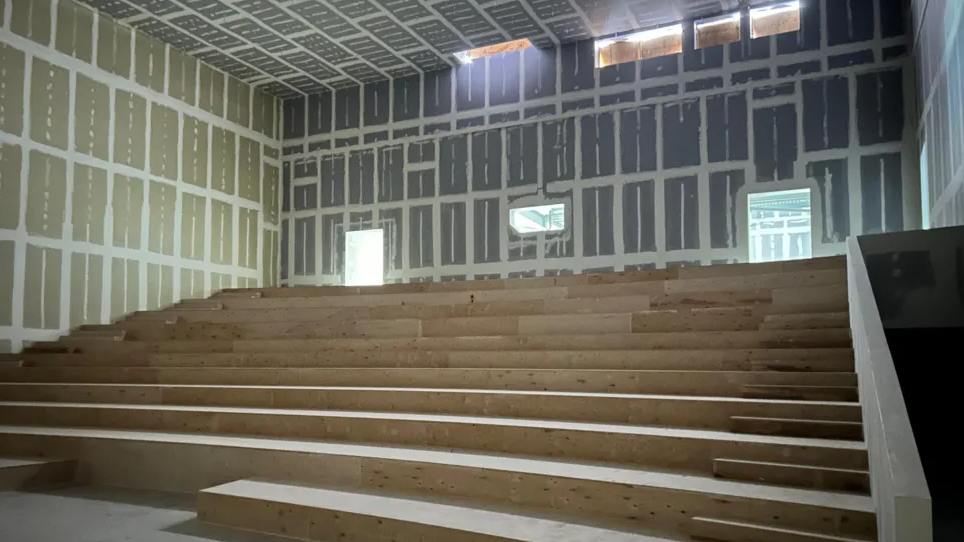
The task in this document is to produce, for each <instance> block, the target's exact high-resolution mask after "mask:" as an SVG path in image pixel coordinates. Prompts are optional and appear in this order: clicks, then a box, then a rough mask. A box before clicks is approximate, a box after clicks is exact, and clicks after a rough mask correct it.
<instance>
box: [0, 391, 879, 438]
mask: <svg viewBox="0 0 964 542" xmlns="http://www.w3.org/2000/svg"><path fill="white" fill-rule="evenodd" d="M0 401H28V402H32V401H42V402H58V403H61V402H62V403H136V404H141V405H185V406H226V407H249V408H294V409H323V410H346V411H353V410H360V411H368V412H410V413H421V414H443V415H447V414H453V415H465V416H495V417H523V418H533V419H548V420H563V421H585V422H590V421H597V422H605V423H628V424H638V425H653V426H669V427H690V428H696V429H718V430H726V429H728V428H729V427H730V423H731V422H730V416H737V415H742V416H764V415H771V416H785V417H790V416H797V417H806V418H808V419H820V420H844V421H860V415H861V412H860V406H859V405H856V404H853V403H850V404H848V403H809V402H791V401H753V400H746V399H723V398H715V399H711V398H705V397H686V396H665V395H630V394H598V393H573V392H545V391H539V392H530V391H526V392H523V391H489V390H452V389H412V388H343V387H322V386H316V387H309V386H298V387H286V386H258V387H247V386H178V385H150V384H139V385H137V384H135V385H131V384H127V385H124V384H15V383H0Z"/></svg>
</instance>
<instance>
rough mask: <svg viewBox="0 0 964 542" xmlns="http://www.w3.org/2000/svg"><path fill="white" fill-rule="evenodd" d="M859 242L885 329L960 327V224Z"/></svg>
mask: <svg viewBox="0 0 964 542" xmlns="http://www.w3.org/2000/svg"><path fill="white" fill-rule="evenodd" d="M859 242H860V246H861V249H862V250H863V253H864V258H865V259H866V261H867V270H868V272H869V274H870V281H871V284H872V285H873V289H874V297H875V298H876V300H877V306H878V308H879V309H880V318H881V320H882V321H883V324H884V328H885V329H888V330H889V329H901V328H947V327H964V227H953V228H939V229H934V230H915V231H906V232H897V233H885V234H879V235H865V236H861V237H860V239H859Z"/></svg>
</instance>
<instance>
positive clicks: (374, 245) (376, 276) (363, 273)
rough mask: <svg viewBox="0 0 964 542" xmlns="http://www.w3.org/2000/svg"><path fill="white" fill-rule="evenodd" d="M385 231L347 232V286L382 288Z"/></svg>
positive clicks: (383, 279)
mask: <svg viewBox="0 0 964 542" xmlns="http://www.w3.org/2000/svg"><path fill="white" fill-rule="evenodd" d="M384 246H385V230H380V229H379V230H362V231H349V232H345V286H380V285H381V284H383V283H384V282H385V272H384V268H383V266H384V250H385V249H384Z"/></svg>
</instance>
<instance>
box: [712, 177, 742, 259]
mask: <svg viewBox="0 0 964 542" xmlns="http://www.w3.org/2000/svg"><path fill="white" fill-rule="evenodd" d="M745 177H746V175H745V174H744V172H743V170H742V169H738V170H733V171H717V172H713V173H710V246H711V247H712V248H736V247H738V246H740V245H742V243H740V241H739V239H738V235H739V234H738V229H737V224H738V220H739V216H738V215H737V209H739V202H738V201H737V196H738V195H739V192H740V189H741V188H743V185H744V184H745V183H746V178H745Z"/></svg>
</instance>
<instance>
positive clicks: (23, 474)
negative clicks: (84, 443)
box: [0, 457, 77, 491]
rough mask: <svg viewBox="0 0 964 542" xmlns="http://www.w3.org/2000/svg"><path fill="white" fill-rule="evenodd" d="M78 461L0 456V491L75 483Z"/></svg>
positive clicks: (44, 487)
mask: <svg viewBox="0 0 964 542" xmlns="http://www.w3.org/2000/svg"><path fill="white" fill-rule="evenodd" d="M76 471H77V462H76V461H71V460H60V459H42V458H41V459H37V458H9V457H0V491H19V490H37V489H49V488H54V487H60V486H65V485H69V484H71V483H73V481H74V474H75V473H76Z"/></svg>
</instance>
